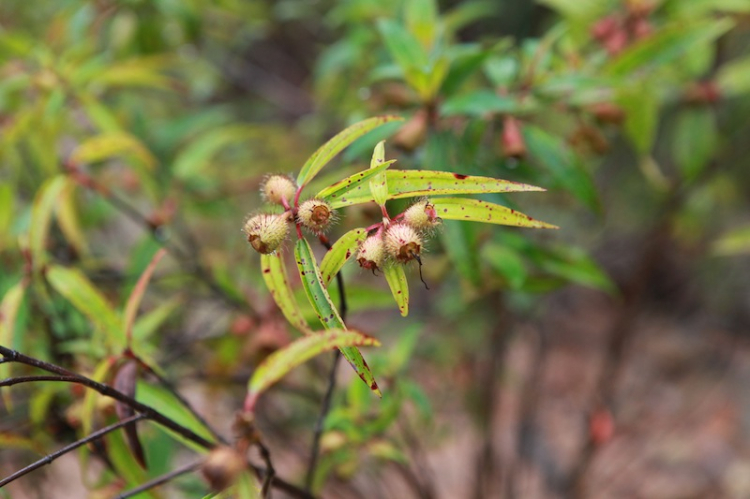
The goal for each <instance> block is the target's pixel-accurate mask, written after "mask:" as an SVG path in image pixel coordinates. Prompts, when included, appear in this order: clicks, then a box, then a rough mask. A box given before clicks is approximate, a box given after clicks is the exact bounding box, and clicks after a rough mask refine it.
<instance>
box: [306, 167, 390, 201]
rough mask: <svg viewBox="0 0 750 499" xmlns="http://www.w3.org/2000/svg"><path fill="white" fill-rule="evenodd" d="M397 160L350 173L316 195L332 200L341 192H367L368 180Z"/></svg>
mask: <svg viewBox="0 0 750 499" xmlns="http://www.w3.org/2000/svg"><path fill="white" fill-rule="evenodd" d="M395 162H396V160H395V159H391V160H389V161H386V162H384V163H382V164H380V165H378V166H376V167H375V168H370V169H369V170H364V171H361V172H358V173H355V174H354V175H350V176H348V177H346V178H345V179H343V180H339V181H338V182H336V183H335V184H331V185H329V186H328V187H326V188H325V189H323V190H322V191H320V192H319V193H317V194H316V195H315V197H316V198H320V199H326V200H330V199H335V198H336V197H337V196H338V195H339V194H340V193H344V192H361V193H367V188H368V184H367V182H369V181H370V180H371V179H372V178H373V177H375V176H376V175H378V174H379V173H380V172H382V171H383V170H385V169H387V168H388V167H389V166H390V165H392V164H393V163H395Z"/></svg>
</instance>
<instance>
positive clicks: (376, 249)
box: [357, 233, 385, 272]
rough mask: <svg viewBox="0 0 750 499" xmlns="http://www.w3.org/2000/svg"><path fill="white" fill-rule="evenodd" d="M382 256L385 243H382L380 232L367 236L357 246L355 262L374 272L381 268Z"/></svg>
mask: <svg viewBox="0 0 750 499" xmlns="http://www.w3.org/2000/svg"><path fill="white" fill-rule="evenodd" d="M384 258H385V244H384V243H383V236H382V234H380V233H378V234H375V235H374V236H370V237H368V238H367V239H365V240H364V241H363V242H362V245H361V246H360V247H359V253H358V254H357V262H359V266H360V267H362V268H365V269H369V270H372V271H373V272H375V271H376V270H378V269H380V268H382V266H383V259H384Z"/></svg>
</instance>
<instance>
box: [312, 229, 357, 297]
mask: <svg viewBox="0 0 750 499" xmlns="http://www.w3.org/2000/svg"><path fill="white" fill-rule="evenodd" d="M365 237H367V230H365V229H361V228H360V229H352V230H350V231H349V232H347V233H346V234H344V235H343V236H341V237H340V238H339V239H338V241H336V242H335V243H334V244H333V246H331V249H329V250H328V252H327V253H326V254H325V255H324V256H323V260H321V262H320V275H321V276H322V277H323V283H324V284H325V285H326V286H328V285H329V284H330V283H331V280H332V279H333V278H334V276H335V275H336V274H337V273H338V272H339V270H341V267H343V266H344V264H345V263H346V262H347V260H349V258H351V256H352V255H353V254H354V252H355V251H356V249H357V247H358V246H359V243H360V241H362V240H364V238H365Z"/></svg>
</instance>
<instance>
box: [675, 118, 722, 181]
mask: <svg viewBox="0 0 750 499" xmlns="http://www.w3.org/2000/svg"><path fill="white" fill-rule="evenodd" d="M717 142H718V132H717V129H716V119H715V117H714V114H713V111H712V110H711V109H710V108H709V107H706V106H703V107H690V108H686V109H684V110H683V111H682V112H681V113H680V115H679V116H678V117H677V120H676V123H675V131H674V136H673V138H672V154H673V155H674V159H675V161H676V162H677V164H678V165H679V167H680V169H681V170H682V174H683V176H684V177H685V179H686V180H688V181H692V180H694V179H695V177H696V176H698V175H699V174H700V173H701V172H702V171H703V169H704V168H705V167H706V166H707V165H708V162H709V161H710V160H711V157H712V156H713V154H714V152H715V151H716V146H717Z"/></svg>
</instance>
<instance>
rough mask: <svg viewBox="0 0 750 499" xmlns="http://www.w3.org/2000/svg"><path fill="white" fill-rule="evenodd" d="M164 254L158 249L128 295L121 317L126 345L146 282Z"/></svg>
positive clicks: (129, 339)
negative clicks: (123, 313)
mask: <svg viewBox="0 0 750 499" xmlns="http://www.w3.org/2000/svg"><path fill="white" fill-rule="evenodd" d="M166 254H167V250H165V249H164V248H162V249H160V250H159V251H157V252H156V254H154V257H153V258H152V259H151V263H149V264H148V267H146V270H144V271H143V273H142V274H141V276H140V277H139V278H138V282H137V283H136V285H135V287H134V288H133V291H132V292H131V293H130V297H128V302H127V304H126V305H125V316H124V317H123V330H124V331H125V336H126V337H127V341H128V343H130V341H131V339H132V336H133V323H134V322H135V316H136V314H137V313H138V307H139V306H140V304H141V300H142V299H143V295H144V293H145V292H146V287H147V286H148V282H149V281H150V280H151V275H153V273H154V269H156V265H158V263H159V261H160V260H161V259H162V258H163V257H164V255H166ZM128 346H129V345H128Z"/></svg>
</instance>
